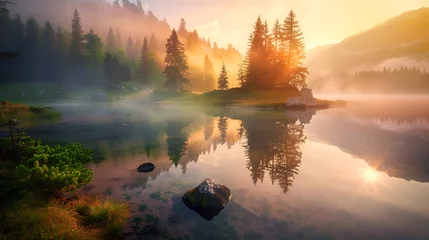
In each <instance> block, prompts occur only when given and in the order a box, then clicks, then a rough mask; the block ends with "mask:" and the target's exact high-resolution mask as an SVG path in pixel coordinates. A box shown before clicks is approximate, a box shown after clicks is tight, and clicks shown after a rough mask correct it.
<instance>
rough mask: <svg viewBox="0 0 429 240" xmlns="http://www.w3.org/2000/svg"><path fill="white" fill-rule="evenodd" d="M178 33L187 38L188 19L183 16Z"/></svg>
mask: <svg viewBox="0 0 429 240" xmlns="http://www.w3.org/2000/svg"><path fill="white" fill-rule="evenodd" d="M177 34H179V36H180V37H182V38H186V37H187V35H188V30H186V21H185V19H183V18H181V19H180V26H179V30H178V31H177Z"/></svg>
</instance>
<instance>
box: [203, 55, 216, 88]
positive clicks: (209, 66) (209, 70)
mask: <svg viewBox="0 0 429 240" xmlns="http://www.w3.org/2000/svg"><path fill="white" fill-rule="evenodd" d="M204 88H205V91H213V90H214V89H215V88H216V81H215V77H214V67H213V63H212V62H211V61H210V59H209V57H208V56H207V55H206V57H205V58H204Z"/></svg>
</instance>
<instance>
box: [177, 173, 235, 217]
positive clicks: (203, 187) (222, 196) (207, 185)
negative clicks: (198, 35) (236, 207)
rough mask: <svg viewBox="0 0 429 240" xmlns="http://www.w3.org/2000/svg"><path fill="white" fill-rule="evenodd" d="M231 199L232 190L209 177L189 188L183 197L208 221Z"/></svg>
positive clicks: (186, 203)
mask: <svg viewBox="0 0 429 240" xmlns="http://www.w3.org/2000/svg"><path fill="white" fill-rule="evenodd" d="M230 199H231V190H229V188H227V187H225V186H223V185H220V184H217V183H216V182H215V181H214V180H213V179H211V178H207V179H206V180H204V181H203V182H202V183H201V184H200V185H198V186H197V187H196V188H193V189H191V190H189V191H188V192H187V193H186V194H185V195H184V196H183V197H182V200H183V203H185V205H186V206H187V207H188V208H190V209H192V210H194V211H196V212H197V213H198V214H199V215H200V216H202V217H203V218H204V219H206V220H207V221H210V220H212V219H213V217H215V216H217V215H218V214H219V213H220V211H222V209H223V208H224V207H225V205H226V204H227V203H228V201H229V200H230Z"/></svg>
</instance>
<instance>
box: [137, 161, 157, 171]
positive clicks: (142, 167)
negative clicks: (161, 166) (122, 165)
mask: <svg viewBox="0 0 429 240" xmlns="http://www.w3.org/2000/svg"><path fill="white" fill-rule="evenodd" d="M154 169H155V165H153V163H143V164H142V165H140V166H139V167H138V168H137V171H138V172H152V171H153V170H154Z"/></svg>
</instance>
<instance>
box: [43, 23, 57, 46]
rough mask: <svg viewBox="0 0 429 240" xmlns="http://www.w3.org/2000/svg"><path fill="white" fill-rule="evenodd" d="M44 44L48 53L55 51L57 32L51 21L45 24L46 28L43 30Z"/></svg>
mask: <svg viewBox="0 0 429 240" xmlns="http://www.w3.org/2000/svg"><path fill="white" fill-rule="evenodd" d="M43 44H44V46H45V49H47V50H48V51H51V50H53V49H54V45H55V31H54V28H53V27H52V25H51V23H50V22H49V21H47V22H46V23H45V27H44V28H43Z"/></svg>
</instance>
